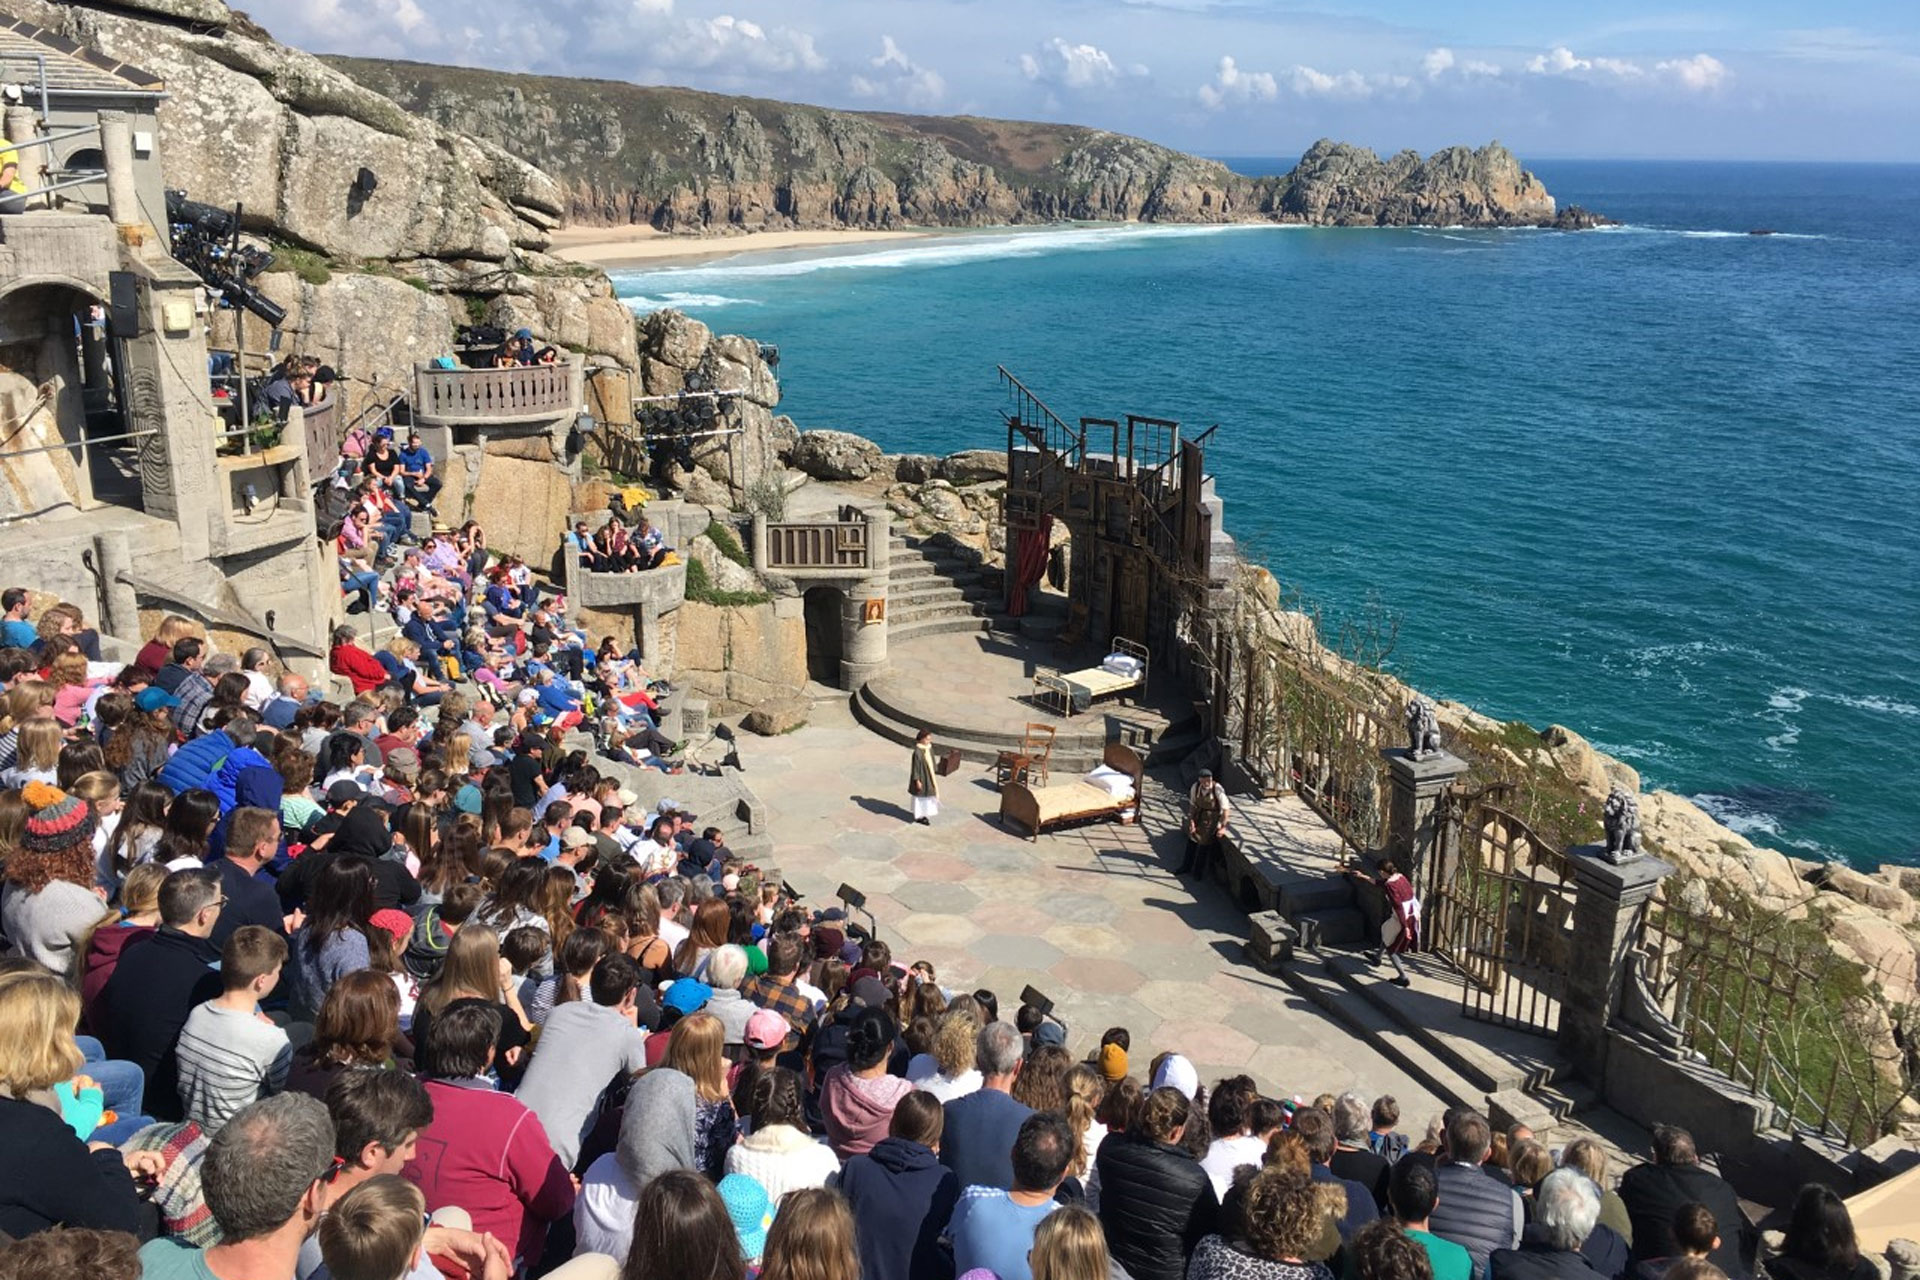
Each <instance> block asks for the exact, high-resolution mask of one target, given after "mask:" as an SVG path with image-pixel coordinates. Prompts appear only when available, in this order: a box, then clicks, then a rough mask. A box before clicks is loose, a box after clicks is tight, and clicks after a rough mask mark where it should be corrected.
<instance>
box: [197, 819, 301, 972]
mask: <svg viewBox="0 0 1920 1280" xmlns="http://www.w3.org/2000/svg"><path fill="white" fill-rule="evenodd" d="M224 843H225V853H224V854H223V855H222V856H221V857H218V858H215V859H214V860H213V861H212V862H211V863H210V864H208V865H210V866H212V867H213V868H214V869H215V870H216V871H218V872H219V873H220V889H221V892H222V893H224V894H225V895H226V899H227V905H226V907H225V908H224V909H222V910H221V912H220V920H219V922H218V923H217V924H215V925H214V927H213V942H214V945H216V946H225V945H226V941H227V939H228V938H230V937H232V936H233V934H234V931H235V930H237V929H239V928H241V927H242V926H244V925H258V926H260V927H261V928H263V929H266V930H267V931H269V932H271V933H273V934H275V935H277V936H278V937H280V938H283V939H284V938H285V937H286V936H287V935H288V934H289V933H290V932H292V929H290V928H289V927H288V923H289V921H291V922H292V927H293V928H294V929H297V928H299V927H300V923H301V921H300V919H299V913H297V912H287V911H285V910H283V909H282V908H281V906H280V895H279V894H278V893H277V892H275V891H274V877H273V876H272V875H271V874H270V873H269V872H268V870H267V868H268V867H270V866H272V865H273V863H274V861H275V859H276V858H278V856H279V854H280V815H279V814H278V813H277V812H275V811H274V810H272V809H261V808H256V807H253V806H250V805H247V806H242V807H240V808H238V809H235V810H234V811H233V812H232V813H231V814H230V815H228V820H227V833H226V840H225V842H224Z"/></svg>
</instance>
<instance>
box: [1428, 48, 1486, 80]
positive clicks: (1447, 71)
mask: <svg viewBox="0 0 1920 1280" xmlns="http://www.w3.org/2000/svg"><path fill="white" fill-rule="evenodd" d="M1420 69H1421V70H1422V71H1423V72H1425V73H1426V77H1427V79H1429V80H1443V79H1451V78H1454V77H1458V78H1459V79H1462V80H1473V79H1476V78H1479V77H1483V76H1485V77H1491V76H1497V75H1499V74H1500V64H1499V63H1497V62H1486V61H1483V60H1481V59H1479V58H1461V57H1459V56H1457V55H1456V54H1455V53H1454V51H1453V50H1451V49H1449V48H1447V47H1446V46H1445V45H1442V46H1440V47H1439V48H1437V49H1429V50H1428V51H1427V55H1426V56H1425V57H1424V58H1422V59H1420Z"/></svg>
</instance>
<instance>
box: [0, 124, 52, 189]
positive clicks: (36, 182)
mask: <svg viewBox="0 0 1920 1280" xmlns="http://www.w3.org/2000/svg"><path fill="white" fill-rule="evenodd" d="M0 119H3V120H4V121H5V128H6V134H7V137H8V138H9V139H10V140H11V141H13V142H14V143H15V144H16V145H17V144H19V143H22V142H32V141H33V140H34V139H35V138H37V137H39V136H40V117H39V116H37V115H35V114H34V112H33V108H31V107H26V106H11V107H8V108H7V109H6V112H5V113H4V115H3V116H0ZM46 163H47V149H46V148H45V147H35V148H34V149H33V150H31V151H22V152H21V153H20V185H21V186H23V187H25V188H26V189H27V191H28V192H29V193H31V192H34V191H38V190H39V189H40V188H41V187H42V186H44V185H45V184H44V183H42V182H41V181H40V170H41V168H42V167H43V166H44V165H45V164H46Z"/></svg>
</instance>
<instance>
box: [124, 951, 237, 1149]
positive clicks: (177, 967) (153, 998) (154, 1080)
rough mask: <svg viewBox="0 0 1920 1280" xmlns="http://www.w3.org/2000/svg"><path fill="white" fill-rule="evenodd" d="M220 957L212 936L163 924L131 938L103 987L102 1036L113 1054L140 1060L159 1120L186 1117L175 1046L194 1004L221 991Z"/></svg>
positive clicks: (148, 1107)
mask: <svg viewBox="0 0 1920 1280" xmlns="http://www.w3.org/2000/svg"><path fill="white" fill-rule="evenodd" d="M219 963H220V952H219V950H218V949H217V948H215V947H214V945H213V944H212V943H211V942H209V941H207V940H206V939H205V938H196V937H194V936H193V935H192V934H188V933H182V932H180V930H178V929H175V928H172V927H171V926H168V925H162V926H161V927H160V928H158V929H155V930H154V931H153V932H152V933H150V934H148V935H147V936H146V937H144V938H136V939H134V940H133V941H132V942H130V943H128V944H127V949H126V950H125V951H124V952H122V953H121V955H120V963H119V964H117V965H115V966H114V970H113V976H112V977H111V978H108V979H107V985H106V986H105V987H103V988H101V991H100V1001H101V1006H100V1007H101V1008H102V1009H104V1010H105V1011H106V1025H104V1026H102V1027H101V1028H100V1038H101V1041H102V1042H103V1043H104V1044H105V1045H106V1049H107V1054H108V1056H109V1057H114V1058H124V1059H126V1060H127V1061H128V1062H132V1063H136V1064H138V1065H139V1067H140V1070H141V1071H142V1072H143V1073H144V1074H145V1075H146V1077H147V1096H146V1112H147V1114H148V1115H150V1116H152V1117H153V1118H154V1119H156V1120H181V1119H184V1118H185V1115H184V1113H183V1112H182V1110H181V1108H180V1098H179V1096H178V1094H177V1093H176V1092H175V1085H176V1082H177V1080H178V1079H179V1073H178V1069H177V1064H176V1063H175V1061H174V1050H175V1049H176V1048H178V1046H179V1043H180V1028H182V1027H184V1026H186V1025H187V1015H188V1014H190V1013H192V1012H193V1010H194V1006H195V1005H199V1004H204V1003H206V1002H207V1001H209V1000H211V999H213V998H214V997H215V996H217V995H219V994H220V990H221V983H220V974H219V972H218V970H216V969H215V967H214V966H216V965H218V964H219Z"/></svg>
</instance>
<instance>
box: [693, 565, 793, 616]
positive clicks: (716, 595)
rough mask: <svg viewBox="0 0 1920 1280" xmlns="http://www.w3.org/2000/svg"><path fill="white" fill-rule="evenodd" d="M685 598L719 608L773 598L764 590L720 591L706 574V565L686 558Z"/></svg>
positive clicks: (757, 602)
mask: <svg viewBox="0 0 1920 1280" xmlns="http://www.w3.org/2000/svg"><path fill="white" fill-rule="evenodd" d="M686 564H687V599H689V600H691V601H693V602H694V603H695V604H710V605H717V606H718V607H720V608H723V609H725V608H733V607H736V606H740V605H754V604H765V603H767V601H769V600H771V599H773V597H772V596H770V595H768V594H767V593H766V592H764V591H722V590H720V589H719V588H718V587H716V586H714V585H713V579H712V578H709V577H708V576H707V566H705V565H703V564H701V563H700V562H699V561H698V560H688V561H687V562H686Z"/></svg>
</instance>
